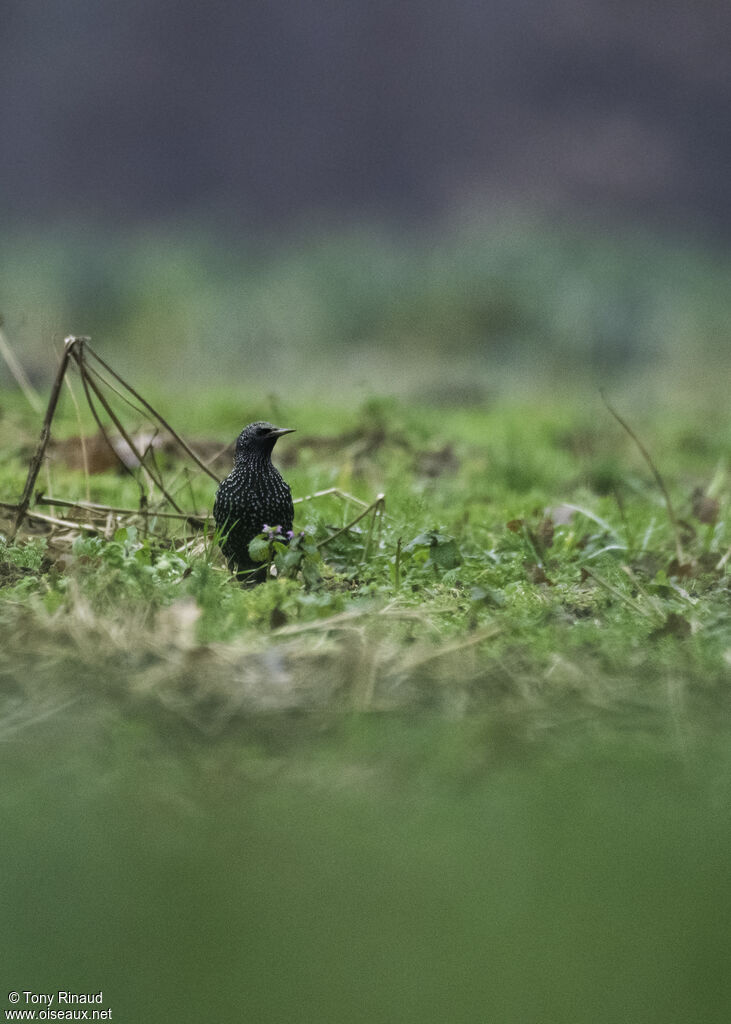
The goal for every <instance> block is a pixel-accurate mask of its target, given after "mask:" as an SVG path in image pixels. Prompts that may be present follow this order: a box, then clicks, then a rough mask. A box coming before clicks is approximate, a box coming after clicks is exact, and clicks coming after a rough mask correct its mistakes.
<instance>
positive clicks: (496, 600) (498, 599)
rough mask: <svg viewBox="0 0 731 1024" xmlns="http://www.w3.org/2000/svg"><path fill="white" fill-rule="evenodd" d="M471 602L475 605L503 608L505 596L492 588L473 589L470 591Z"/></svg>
mask: <svg viewBox="0 0 731 1024" xmlns="http://www.w3.org/2000/svg"><path fill="white" fill-rule="evenodd" d="M470 601H472V603H473V604H494V605H496V606H497V607H498V608H502V607H503V605H504V604H505V594H503V592H502V591H501V590H493V589H492V588H491V587H473V588H472V590H471V591H470Z"/></svg>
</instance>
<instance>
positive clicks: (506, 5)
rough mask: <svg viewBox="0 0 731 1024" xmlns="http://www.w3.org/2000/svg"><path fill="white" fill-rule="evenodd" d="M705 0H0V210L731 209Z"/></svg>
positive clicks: (730, 139)
mask: <svg viewBox="0 0 731 1024" xmlns="http://www.w3.org/2000/svg"><path fill="white" fill-rule="evenodd" d="M730 29H731V5H729V4H728V3H726V2H723V0H720V2H715V0H703V2H696V3H694V4H685V5H679V4H668V3H665V2H658V0H644V2H640V3H638V2H637V0H619V2H614V3H612V4H607V3H606V2H605V0H588V2H587V0H583V2H581V3H579V2H578V0H548V2H539V0H502V2H493V3H484V4H480V3H475V2H474V0H431V2H428V3H417V2H412V0H399V2H398V3H394V2H389V3H383V2H379V0H375V2H374V0H369V2H362V0H361V2H358V0H338V2H334V0H296V2H295V0H267V2H253V3H252V2H249V3H233V2H224V3H221V2H215V0H214V2H208V3H205V4H203V3H201V2H200V0H126V2H125V3H123V4H121V3H112V2H109V0H74V2H66V3H57V2H48V0H5V2H4V3H3V5H2V15H1V17H0V138H2V146H3V159H2V161H0V214H1V215H2V217H3V219H4V220H5V222H6V224H7V223H11V224H12V223H14V222H25V223H27V222H28V221H29V220H34V221H38V222H41V223H43V222H46V221H48V220H49V219H54V218H55V219H59V218H68V219H79V218H83V219H85V220H87V221H88V220H90V219H91V220H92V221H95V220H98V221H100V222H104V223H109V224H111V225H114V224H115V223H117V222H121V223H124V224H125V225H128V224H130V223H134V222H149V221H150V220H156V219H159V220H166V219H168V220H169V219H170V218H171V217H179V216H193V217H196V218H200V217H201V216H203V217H207V218H211V220H212V221H213V220H215V219H216V218H219V219H220V220H221V221H223V220H225V221H226V222H227V223H228V224H233V225H237V224H241V225H256V226H263V227H264V228H270V227H277V228H278V227H280V226H281V225H282V224H283V223H290V222H297V221H298V220H301V219H302V218H303V217H308V216H310V215H312V214H313V213H318V214H322V213H324V212H326V211H332V213H333V214H334V215H335V216H336V217H337V216H340V215H353V214H354V215H356V216H358V217H373V216H376V217H379V218H393V217H394V216H397V217H399V218H406V219H414V218H416V219H423V218H425V217H428V218H431V217H435V216H440V215H444V214H445V213H446V214H449V213H450V212H451V211H453V210H454V209H455V208H457V209H459V208H461V207H464V206H474V204H475V203H482V204H488V205H490V206H494V205H514V204H521V205H525V204H529V205H531V206H532V207H537V208H541V209H544V210H550V211H558V212H559V214H563V213H564V212H565V211H567V210H570V211H576V212H578V213H579V214H581V216H586V215H587V214H591V215H598V216H599V217H603V218H614V217H615V216H619V217H621V218H626V219H628V220H636V219H637V218H640V219H642V220H643V221H646V222H649V223H650V224H653V225H654V224H657V223H661V224H667V223H670V224H672V225H681V226H688V225H690V226H691V227H692V228H699V229H701V230H702V231H703V232H704V233H711V234H713V235H716V236H721V237H723V236H724V235H727V234H728V231H729V229H730V228H731V190H730V189H729V185H728V183H729V155H730V154H731V131H730V128H729V110H731V77H730V76H729V69H728V54H729V43H730V42H731V32H730V31H729V30H730Z"/></svg>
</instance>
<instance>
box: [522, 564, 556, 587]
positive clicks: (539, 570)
mask: <svg viewBox="0 0 731 1024" xmlns="http://www.w3.org/2000/svg"><path fill="white" fill-rule="evenodd" d="M523 568H524V569H525V572H526V575H527V577H528V579H529V580H530V581H531V583H545V584H546V585H547V586H549V587H552V586H553V581H552V580H549V578H548V576H546V573H545V570H544V568H543V566H542V565H538V564H536V562H523Z"/></svg>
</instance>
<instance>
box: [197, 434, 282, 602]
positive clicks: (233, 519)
mask: <svg viewBox="0 0 731 1024" xmlns="http://www.w3.org/2000/svg"><path fill="white" fill-rule="evenodd" d="M292 432H293V431H292V430H291V429H290V428H289V427H275V426H273V425H272V424H271V423H250V424H249V426H248V427H244V429H243V430H242V431H241V433H240V434H239V436H238V439H237V441H236V454H235V456H234V468H233V470H232V471H231V473H229V475H228V476H227V477H226V479H225V480H224V481H222V483H221V484H220V486H219V488H218V490H217V491H216V500H215V501H214V503H213V517H214V519H215V520H216V525H217V526H218V528H219V529H220V531H221V550H222V551H223V553H224V555H225V557H226V561H227V562H228V567H229V569H230V570H231V572H235V573H237V574H238V575H239V578H240V579H249V580H251V581H252V582H255V581H256V580H259V579H263V574H262V573H261V565H260V563H257V562H253V561H252V560H251V558H250V557H249V542H250V541H252V540H253V539H254V537H256V535H257V534H258V533H261V532H262V529H263V527H264V526H271V527H276V526H281V528H282V534H286V533H287V531H288V530H291V529H292V520H293V519H294V506H293V504H292V492H291V491H290V489H289V485H288V484H286V483H285V482H284V480H283V479H282V477H281V474H280V473H279V471H278V470H277V469H275V468H274V466H273V465H272V449H273V448H274V445H275V444H276V443H277V438H279V437H281V436H282V434H291V433H292ZM255 569H258V570H260V571H259V572H258V573H257V572H252V571H251V570H255Z"/></svg>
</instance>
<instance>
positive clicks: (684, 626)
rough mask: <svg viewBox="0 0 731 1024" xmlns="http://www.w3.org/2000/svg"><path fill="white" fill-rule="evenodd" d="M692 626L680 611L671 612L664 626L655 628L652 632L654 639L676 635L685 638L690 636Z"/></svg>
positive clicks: (651, 635)
mask: <svg viewBox="0 0 731 1024" xmlns="http://www.w3.org/2000/svg"><path fill="white" fill-rule="evenodd" d="M690 633H691V627H690V623H689V622H688V620H687V619H686V618H685V616H684V615H680V614H679V613H678V612H669V613H668V616H667V618H666V619H665V622H664V623H663V624H662V626H659V627H658V628H657V629H654V630H653V631H652V633H650V637H651V638H652V639H657V638H658V637H663V636H675V637H678V638H679V639H683V638H685V637H687V636H690Z"/></svg>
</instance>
